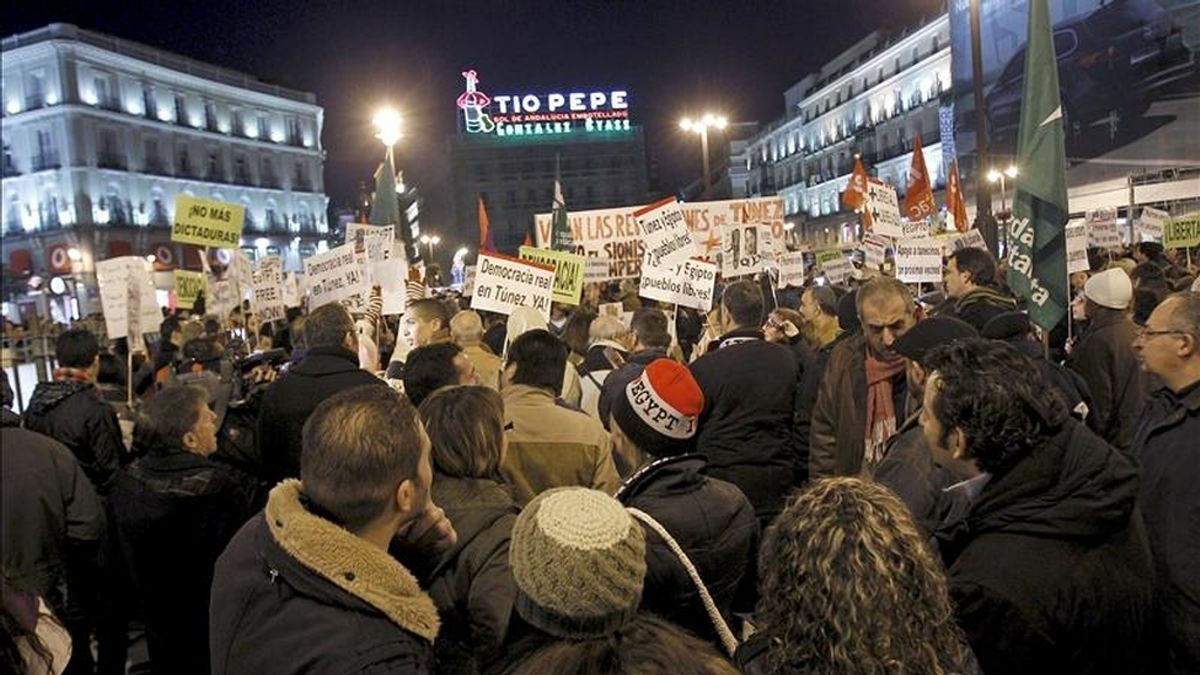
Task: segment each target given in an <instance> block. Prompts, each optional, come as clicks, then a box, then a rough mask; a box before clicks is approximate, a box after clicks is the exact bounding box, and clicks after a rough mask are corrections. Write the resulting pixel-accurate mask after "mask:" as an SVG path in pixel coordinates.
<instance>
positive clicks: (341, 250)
mask: <svg viewBox="0 0 1200 675" xmlns="http://www.w3.org/2000/svg"><path fill="white" fill-rule="evenodd" d="M304 277H305V279H304V280H305V283H306V285H307V286H308V293H309V303H308V306H309V308H311V309H316V308H317V307H320V306H321V305H324V304H327V303H330V302H340V301H342V300H353V298H354V297H355V296H356V295H363V296H365V295H366V294H367V293H369V292H370V290H371V289H370V286H368V285H367V275H366V272H365V271H364V270H363V268H362V265H361V259H360V258H359V257H358V256H355V254H354V246H352V245H350V244H344V245H342V246H338V247H337V248H334V249H330V250H328V251H326V252H325V253H318V254H316V255H312V256H309V257H307V258H305V259H304Z"/></svg>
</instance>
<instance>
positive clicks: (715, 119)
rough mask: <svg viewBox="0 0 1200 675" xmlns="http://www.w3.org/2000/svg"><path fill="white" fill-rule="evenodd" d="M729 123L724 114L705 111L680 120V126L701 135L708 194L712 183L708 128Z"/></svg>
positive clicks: (718, 128) (705, 187)
mask: <svg viewBox="0 0 1200 675" xmlns="http://www.w3.org/2000/svg"><path fill="white" fill-rule="evenodd" d="M728 124H729V121H728V120H727V119H725V116H724V115H714V114H712V113H705V114H704V115H703V116H701V117H700V118H699V119H695V120H693V119H691V118H690V117H685V118H683V119H681V120H679V128H680V129H683V130H684V131H692V132H695V133H697V134H699V135H700V154H701V156H702V158H703V160H704V162H703V163H704V194H705V195H707V194H708V191H709V189H710V188H711V187H712V185H711V175H710V173H709V168H708V130H709V129H717V130H721V129H724V128H725V127H726V126H727V125H728Z"/></svg>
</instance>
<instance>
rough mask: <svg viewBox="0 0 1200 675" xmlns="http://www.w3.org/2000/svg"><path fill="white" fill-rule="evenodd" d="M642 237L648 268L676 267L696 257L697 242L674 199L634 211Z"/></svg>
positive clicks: (643, 263) (670, 198)
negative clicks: (694, 240) (693, 239)
mask: <svg viewBox="0 0 1200 675" xmlns="http://www.w3.org/2000/svg"><path fill="white" fill-rule="evenodd" d="M633 217H634V219H635V220H636V221H637V224H638V231H639V232H640V233H641V236H642V244H643V246H644V249H645V257H644V258H643V259H642V269H643V270H644V269H646V268H647V267H669V268H675V267H676V266H678V265H680V264H682V263H683V261H685V260H687V259H688V258H691V257H692V256H693V255H695V248H696V246H695V243H694V242H693V241H692V234H691V232H689V231H688V228H687V223H686V222H684V219H683V211H682V210H681V209H680V208H679V202H678V201H677V200H676V199H675V198H674V197H668V198H666V199H664V200H662V201H659V202H655V203H653V204H650V205H649V206H646V207H643V208H641V209H638V210H637V211H634V212H633Z"/></svg>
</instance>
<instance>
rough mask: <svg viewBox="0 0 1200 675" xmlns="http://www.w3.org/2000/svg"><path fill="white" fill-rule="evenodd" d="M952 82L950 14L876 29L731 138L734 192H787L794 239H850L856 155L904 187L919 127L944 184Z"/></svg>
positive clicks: (934, 172)
mask: <svg viewBox="0 0 1200 675" xmlns="http://www.w3.org/2000/svg"><path fill="white" fill-rule="evenodd" d="M949 91H950V25H949V21H948V20H947V16H946V15H945V14H942V15H940V16H938V17H937V18H935V19H932V20H930V21H928V22H926V23H923V24H921V25H919V26H917V27H914V28H910V29H907V30H904V31H903V32H901V33H899V34H895V35H889V34H885V33H881V32H875V33H872V34H870V35H868V36H867V37H866V38H864V39H863V40H861V41H860V42H858V43H857V44H855V45H854V46H853V47H851V48H850V49H848V50H846V51H845V52H843V53H842V54H840V55H838V56H837V57H835V58H834V59H833V60H831V61H829V62H828V63H826V64H825V65H824V66H822V68H821V69H820V70H819V71H818V72H815V73H811V74H809V75H808V76H806V77H804V78H803V79H802V80H800V81H799V82H797V83H796V84H795V85H793V86H792V87H791V88H789V89H788V90H787V91H786V92H784V102H785V105H786V114H785V116H784V117H783V118H782V119H779V120H776V121H775V122H772V123H770V124H769V125H767V126H766V128H765V129H763V130H762V131H760V132H759V133H758V134H757V135H756V136H754V137H752V138H751V139H750V140H749V141H747V142H746V143H745V144H737V145H734V146H733V151H732V152H733V154H732V155H731V157H730V170H729V171H730V174H729V175H730V180H731V182H732V184H733V196H734V197H735V198H737V197H746V196H764V195H779V196H781V197H782V198H783V202H784V210H785V213H786V214H787V216H788V222H790V223H792V224H793V226H794V228H793V229H792V232H793V236H794V237H795V239H796V240H797V241H796V242H795V243H807V244H809V245H812V246H831V245H835V244H837V243H848V242H850V241H853V240H854V238H855V235H856V223H857V222H858V219H857V216H856V215H855V214H854V213H852V212H849V211H845V210H844V209H843V208H842V205H841V200H840V197H839V196H840V193H841V192H842V190H844V189H845V188H846V184H847V182H848V181H849V178H850V171H851V170H852V169H853V167H854V158H855V155H856V154H861V156H862V158H863V162H864V164H865V165H866V167H867V170H868V171H869V172H872V173H874V174H875V175H876V176H877V177H878V178H880V179H882V180H885V181H887V182H889V183H891V184H892V185H895V186H897V188H898V191H899V192H900V193H901V194H903V192H904V186H905V184H906V172H907V170H908V166H909V161H910V158H911V156H912V149H913V143H914V142H915V140H916V138H917V136H918V134H919V135H920V136H921V139H922V143H923V145H924V154H925V162H926V167H927V169H928V171H929V173H930V176H931V177H932V178H933V179H934V189H935V190H937V189H939V188H941V187H943V186H944V185H945V180H946V167H945V166H944V165H943V164H944V162H943V151H944V150H945V151H947V152H949V150H950V148H943V146H942V143H941V133H940V130H941V128H942V124H941V122H942V121H943V120H945V121H950V117H949V116H950V115H951V114H952V113H951V112H950V108H949V105H950V104H949ZM943 101H945V102H944V103H943ZM949 137H950V136H949V135H947V138H949ZM949 156H952V154H950V155H949ZM939 203H940V199H939Z"/></svg>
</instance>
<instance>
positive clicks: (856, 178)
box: [842, 157, 867, 211]
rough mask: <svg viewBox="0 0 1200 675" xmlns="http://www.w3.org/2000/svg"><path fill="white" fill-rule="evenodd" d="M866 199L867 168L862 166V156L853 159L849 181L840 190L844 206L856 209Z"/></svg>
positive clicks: (859, 207)
mask: <svg viewBox="0 0 1200 675" xmlns="http://www.w3.org/2000/svg"><path fill="white" fill-rule="evenodd" d="M866 201H867V170H866V168H864V167H863V163H862V158H861V157H856V158H855V159H854V171H852V172H850V183H849V184H847V185H846V190H845V191H844V192H842V204H844V205H845V206H846V208H848V209H851V210H854V211H857V210H858V209H861V208H862V206H863V204H865V203H866Z"/></svg>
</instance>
